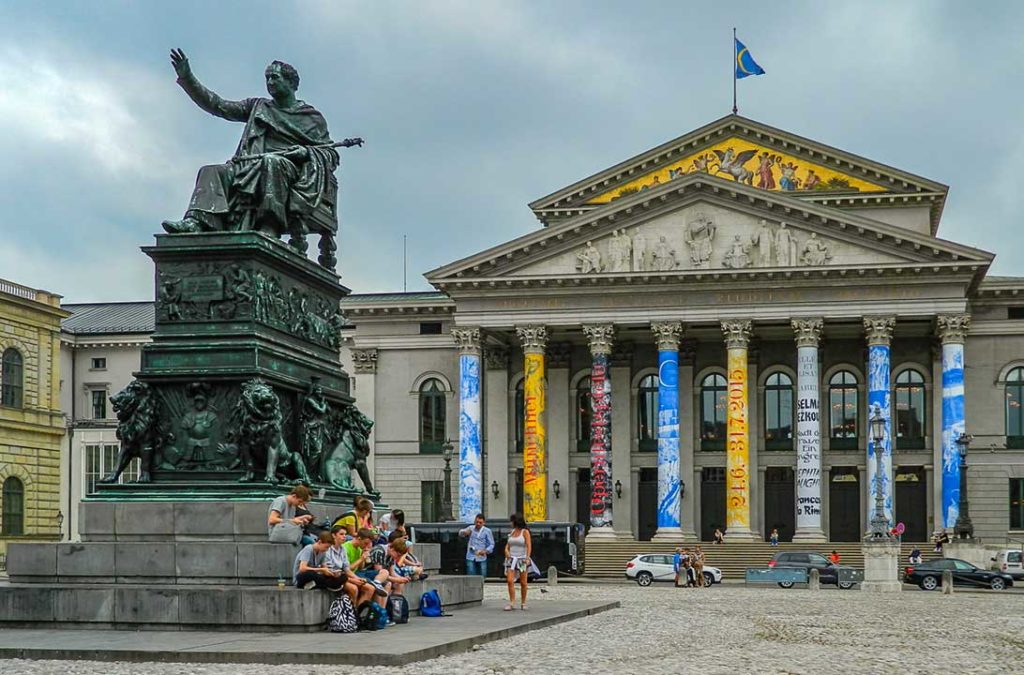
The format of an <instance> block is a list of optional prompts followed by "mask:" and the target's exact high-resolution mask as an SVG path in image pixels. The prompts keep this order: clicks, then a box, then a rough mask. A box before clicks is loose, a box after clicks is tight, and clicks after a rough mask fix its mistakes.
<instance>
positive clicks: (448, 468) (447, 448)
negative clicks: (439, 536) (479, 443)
mask: <svg viewBox="0 0 1024 675" xmlns="http://www.w3.org/2000/svg"><path fill="white" fill-rule="evenodd" d="M441 447H442V450H443V454H442V457H444V493H443V494H442V496H441V522H442V523H450V522H452V521H453V520H455V516H454V515H453V514H452V454H453V453H452V450H453V449H454V448H455V446H454V445H452V441H451V439H450V438H449V439H446V440H445V442H444V445H443V446H441Z"/></svg>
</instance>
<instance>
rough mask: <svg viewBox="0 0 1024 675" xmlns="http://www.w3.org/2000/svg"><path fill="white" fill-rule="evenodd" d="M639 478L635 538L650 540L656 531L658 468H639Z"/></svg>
mask: <svg viewBox="0 0 1024 675" xmlns="http://www.w3.org/2000/svg"><path fill="white" fill-rule="evenodd" d="M639 478H640V481H639V483H638V484H637V491H636V503H637V511H636V513H637V530H636V538H637V539H638V540H640V541H650V540H651V537H653V536H654V533H655V532H657V531H658V470H657V469H640V476H639ZM613 515H614V514H613Z"/></svg>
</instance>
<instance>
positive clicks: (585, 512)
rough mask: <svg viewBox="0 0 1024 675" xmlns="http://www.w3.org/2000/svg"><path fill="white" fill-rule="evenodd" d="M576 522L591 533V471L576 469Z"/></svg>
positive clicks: (584, 530) (585, 531)
mask: <svg viewBox="0 0 1024 675" xmlns="http://www.w3.org/2000/svg"><path fill="white" fill-rule="evenodd" d="M612 515H613V516H614V515H615V514H614V512H613V513H612ZM576 522H577V523H579V524H580V525H582V526H583V532H584V533H587V532H589V531H590V469H576Z"/></svg>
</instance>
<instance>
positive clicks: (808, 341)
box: [790, 318, 824, 347]
mask: <svg viewBox="0 0 1024 675" xmlns="http://www.w3.org/2000/svg"><path fill="white" fill-rule="evenodd" d="M790 325H792V326H793V332H794V333H796V346H797V347H817V346H818V342H819V341H820V340H821V331H822V327H823V325H824V322H823V321H822V320H821V319H818V318H815V319H793V320H792V321H790Z"/></svg>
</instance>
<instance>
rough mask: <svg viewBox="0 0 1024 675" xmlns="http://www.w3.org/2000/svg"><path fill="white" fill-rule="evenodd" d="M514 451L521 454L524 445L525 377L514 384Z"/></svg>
mask: <svg viewBox="0 0 1024 675" xmlns="http://www.w3.org/2000/svg"><path fill="white" fill-rule="evenodd" d="M515 414H516V452H518V453H519V454H523V448H525V447H526V378H525V377H524V378H520V380H519V382H518V383H517V384H516V400H515Z"/></svg>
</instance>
